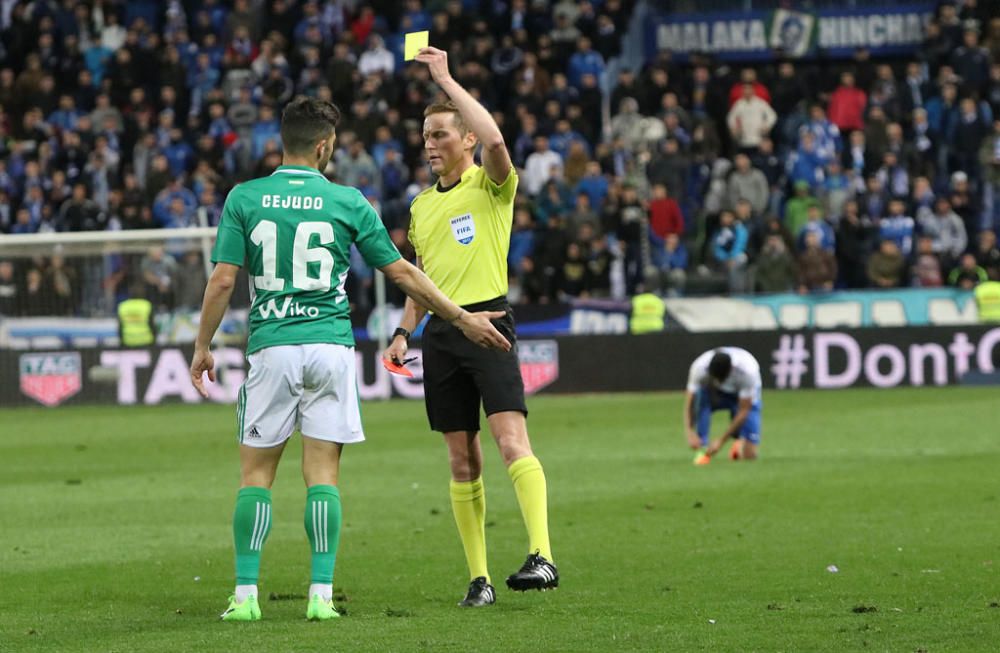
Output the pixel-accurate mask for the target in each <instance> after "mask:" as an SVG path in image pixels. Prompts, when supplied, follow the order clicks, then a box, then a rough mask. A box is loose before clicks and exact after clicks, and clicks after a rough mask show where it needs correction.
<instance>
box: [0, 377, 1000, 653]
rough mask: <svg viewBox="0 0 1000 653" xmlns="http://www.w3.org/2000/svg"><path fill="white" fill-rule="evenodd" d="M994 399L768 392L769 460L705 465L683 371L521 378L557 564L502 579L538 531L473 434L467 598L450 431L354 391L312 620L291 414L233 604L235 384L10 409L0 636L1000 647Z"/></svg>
mask: <svg viewBox="0 0 1000 653" xmlns="http://www.w3.org/2000/svg"><path fill="white" fill-rule="evenodd" d="M997 405H998V403H997V393H996V390H995V389H968V388H946V389H919V390H895V391H871V390H868V391H843V392H836V393H834V392H827V393H822V392H805V391H800V392H785V393H776V392H771V393H768V394H766V396H765V408H764V429H763V430H764V442H763V446H762V454H763V459H762V460H760V461H759V462H757V463H753V464H743V463H739V464H737V463H730V462H729V461H728V460H724V459H720V460H716V461H714V462H713V463H712V464H711V465H709V466H707V467H703V468H696V467H694V466H693V465H692V464H691V453H690V452H689V451H688V450H687V449H686V448H685V447H684V446H683V437H682V434H681V433H680V432H679V430H678V424H679V422H680V417H679V414H680V406H681V397H680V395H664V394H658V395H652V394H649V395H619V396H577V397H540V398H535V399H533V400H532V401H531V402H530V407H531V409H532V416H531V420H530V427H531V433H532V439H533V441H534V445H535V449H536V453H537V454H538V455H539V457H540V458H541V460H542V462H543V464H544V465H545V471H546V475H547V477H548V480H549V491H550V516H551V531H552V539H553V547H554V552H555V557H556V561H557V563H558V564H559V570H560V572H561V575H562V584H561V587H560V588H559V590H558V591H555V592H547V593H530V594H523V595H522V594H515V593H512V592H509V591H507V590H506V588H503V587H501V586H502V584H503V578H504V577H505V576H506V575H507V574H509V573H510V572H511V571H513V570H514V569H516V568H517V567H518V566H519V565H520V563H521V562H522V561H523V558H524V555H525V553H526V546H527V544H526V538H525V535H524V528H523V525H522V522H521V516H520V513H519V512H518V508H517V505H516V503H515V499H514V493H513V490H512V488H511V487H510V482H509V480H508V478H507V475H506V473H505V472H504V470H503V468H502V466H501V464H500V462H499V460H498V455H497V453H496V450H495V447H493V446H492V445H491V444H490V443H488V442H487V443H484V444H489V445H490V446H489V447H488V449H487V456H486V457H487V469H486V474H485V478H486V485H487V497H488V515H487V520H488V528H487V539H488V544H489V552H490V556H489V557H490V568H491V573H492V574H493V577H494V582H495V584H496V585H497V586H498V592H499V601H498V604H497V605H496V606H494V607H492V608H489V609H481V610H460V609H459V608H457V607H455V603H456V602H457V601H458V600H459V599H460V598H461V596H462V594H463V592H464V589H465V586H466V583H467V578H466V575H465V574H466V572H465V567H464V558H463V556H462V551H461V547H460V544H459V542H458V538H457V535H456V532H455V526H454V523H453V521H452V517H451V512H450V507H449V503H448V492H447V469H448V468H447V462H446V456H445V449H444V445H443V444H442V443H441V442H440V441H439V438H438V437H436V436H434V435H431V434H429V433H428V432H427V429H426V427H425V423H424V419H423V415H422V406H421V405H420V404H419V403H416V402H401V401H400V402H391V403H385V404H374V403H369V404H366V405H365V407H364V411H365V424H366V431H367V434H368V438H369V441H368V442H367V443H365V444H363V445H359V446H354V447H351V448H349V449H348V450H347V452H346V454H345V458H344V463H343V469H342V479H341V488H342V493H343V496H344V514H345V528H344V531H343V535H342V539H341V552H340V555H339V557H338V561H337V573H336V578H335V581H334V585H335V588H336V594H337V596H338V597H339V598H338V603H339V604H340V605H341V606H342V607H343V608H345V609H346V612H347V615H346V616H345V618H343V619H340V620H339V621H337V622H333V623H323V624H317V623H307V622H305V621H304V618H303V617H304V610H305V597H304V593H305V591H306V588H307V583H308V550H307V543H306V539H305V534H304V531H303V528H302V510H303V502H304V490H303V486H302V482H301V477H300V476H299V473H298V465H299V460H298V457H299V451H300V447H299V443H298V439H297V438H295V439H293V442H292V444H290V445H289V448H288V450H287V451H286V454H285V460H284V461H283V463H282V467H281V469H280V470H279V473H278V480H277V483H276V485H275V491H274V525H273V530H272V532H271V536H270V539H269V541H268V543H267V546H266V548H265V551H264V561H263V570H262V579H261V591H262V608H263V611H264V620H263V621H261V622H258V623H253V624H227V623H220V622H218V621H217V615H218V614H219V613H220V612H221V611H222V609H223V608H224V607H225V601H226V598H227V596H228V594H229V592H230V591H231V586H232V553H231V532H230V517H231V514H232V508H233V499H234V495H235V491H236V485H237V481H238V476H237V462H236V444H235V441H234V436H233V433H234V416H233V409H232V408H231V407H226V406H178V405H173V406H163V407H156V408H144V407H142V408H115V409H109V408H62V409H58V410H51V411H50V410H43V409H37V410H36V409H20V410H9V411H2V412H0V424H3V429H2V435H0V651H4V652H6V651H46V652H56V651H108V652H110V651H120V652H135V651H171V652H176V651H182V652H184V651H240V650H254V651H268V652H270V651H296V652H306V651H330V650H335V651H392V652H396V651H470V650H488V651H529V652H532V653H537V652H541V651H572V652H578V651H858V650H876V651H918V650H923V651H990V650H996V645H997V644H996V643H997V641H1000V583H998V575H997V571H996V568H997V567H1000V550H998V546H1000V545H998V542H1000V520H998V518H997V517H998V507H1000V505H998V501H997V497H998V495H1000V488H998V483H1000V480H998V479H1000V475H998V473H997V471H998V469H1000V439H998V430H997V429H998V427H997V419H996V415H997ZM716 424H717V425H719V424H721V417H720V418H719V420H717V422H716ZM831 565H833V566H835V568H836V569H838V571H836V572H831V571H828V570H827V568H828V567H829V566H831ZM832 568H833V567H831V569H832ZM269 597H273V598H270V599H269Z"/></svg>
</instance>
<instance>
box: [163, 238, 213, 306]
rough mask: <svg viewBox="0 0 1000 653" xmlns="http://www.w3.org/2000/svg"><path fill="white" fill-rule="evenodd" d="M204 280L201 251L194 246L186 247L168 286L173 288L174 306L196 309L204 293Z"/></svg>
mask: <svg viewBox="0 0 1000 653" xmlns="http://www.w3.org/2000/svg"><path fill="white" fill-rule="evenodd" d="M205 282H206V279H205V264H204V263H203V262H202V259H201V253H200V252H199V251H198V250H197V249H194V248H191V249H188V250H187V251H186V252H184V256H183V257H182V258H181V260H180V261H179V262H178V263H177V266H176V267H175V268H174V270H173V272H172V278H171V281H170V287H171V288H172V289H173V298H174V308H175V309H176V310H179V311H197V310H198V309H199V307H200V306H201V300H202V296H203V295H204V294H205Z"/></svg>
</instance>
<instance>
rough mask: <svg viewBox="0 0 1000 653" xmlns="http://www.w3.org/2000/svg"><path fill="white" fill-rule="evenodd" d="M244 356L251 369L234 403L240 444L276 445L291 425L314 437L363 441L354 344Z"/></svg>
mask: <svg viewBox="0 0 1000 653" xmlns="http://www.w3.org/2000/svg"><path fill="white" fill-rule="evenodd" d="M247 361H248V362H249V363H250V371H249V373H248V374H247V379H246V382H245V383H244V384H243V387H242V388H240V395H239V399H238V401H237V404H236V416H237V424H238V426H237V431H238V435H239V438H240V443H241V444H245V445H247V446H250V447H258V448H268V447H276V446H278V445H280V444H281V443H283V442H284V441H285V440H287V439H288V438H289V437H290V436H291V435H292V433H293V432H294V431H295V429H296V428H298V429H299V430H300V431H301V432H302V434H303V435H305V436H308V437H310V438H314V439H317V440H325V441H328V442H338V443H341V444H349V443H353V442H362V441H364V439H365V434H364V431H363V430H362V428H361V409H360V406H359V404H358V386H357V378H356V377H357V362H356V360H355V355H354V348H353V347H345V346H343V345H334V344H309V345H280V346H276V347H265V348H264V349H261V350H259V351H256V352H254V353H252V354H250V355H249V356H247Z"/></svg>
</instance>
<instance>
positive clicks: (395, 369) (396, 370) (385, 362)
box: [382, 358, 413, 378]
mask: <svg viewBox="0 0 1000 653" xmlns="http://www.w3.org/2000/svg"><path fill="white" fill-rule="evenodd" d="M382 366H383V367H384V368H385V369H387V370H389V371H390V372H392V373H393V374H398V375H400V376H408V377H410V378H413V372H411V371H410V370H408V369H406V368H405V367H403V366H402V365H396V364H395V363H393V362H392V361H391V360H389V359H387V358H383V359H382Z"/></svg>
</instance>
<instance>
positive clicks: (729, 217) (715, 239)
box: [711, 211, 749, 293]
mask: <svg viewBox="0 0 1000 653" xmlns="http://www.w3.org/2000/svg"><path fill="white" fill-rule="evenodd" d="M748 238H749V236H748V232H747V228H746V226H744V225H743V224H742V223H741V222H738V221H737V220H736V216H735V215H734V214H733V212H732V211H723V212H722V213H721V214H719V227H718V229H716V231H715V233H714V234H713V235H712V239H711V242H712V260H713V261H714V262H715V264H716V267H717V269H718V271H720V272H723V273H725V274H726V276H727V278H728V281H729V291H730V292H731V293H740V292H744V291H745V290H746V267H747V260H748V258H747V240H748Z"/></svg>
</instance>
